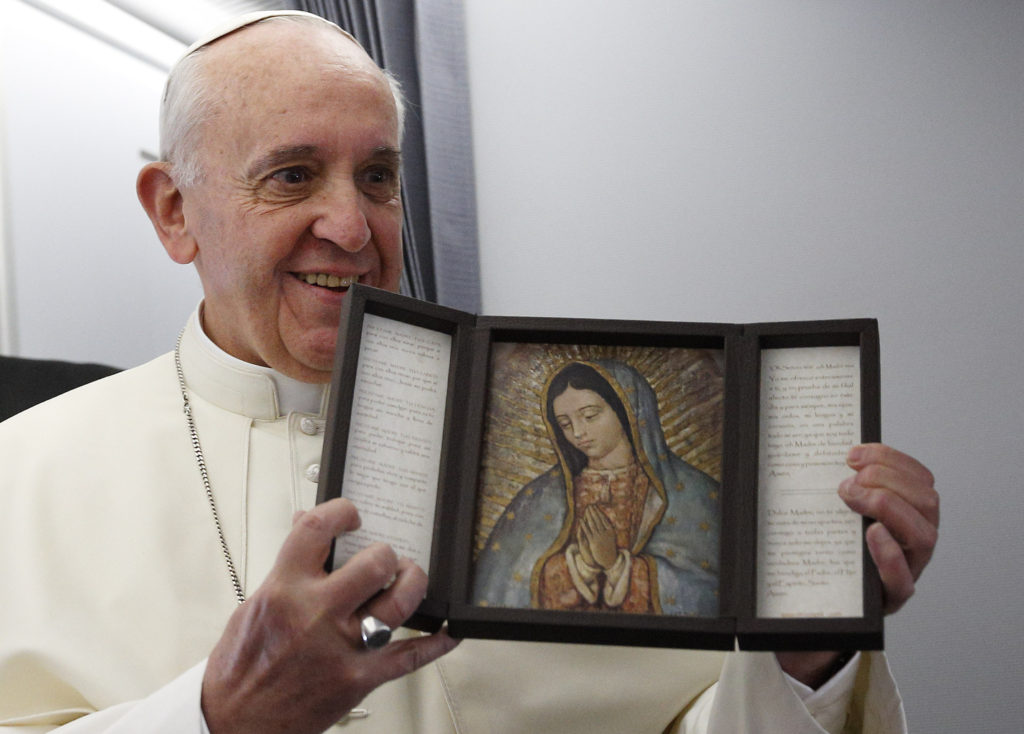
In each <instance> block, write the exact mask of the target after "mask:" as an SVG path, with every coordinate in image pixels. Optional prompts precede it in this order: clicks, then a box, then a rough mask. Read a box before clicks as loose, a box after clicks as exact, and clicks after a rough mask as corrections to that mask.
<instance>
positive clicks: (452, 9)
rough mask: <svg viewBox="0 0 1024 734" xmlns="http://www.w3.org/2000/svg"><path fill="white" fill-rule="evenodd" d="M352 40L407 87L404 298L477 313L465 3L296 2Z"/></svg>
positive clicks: (394, 0)
mask: <svg viewBox="0 0 1024 734" xmlns="http://www.w3.org/2000/svg"><path fill="white" fill-rule="evenodd" d="M295 5H296V7H297V8H298V9H301V10H307V11H309V12H311V13H316V14H317V15H320V16H322V17H324V18H327V19H328V20H331V21H333V22H335V23H337V24H338V25H340V26H341V27H342V28H344V29H346V30H347V31H349V32H350V33H351V34H352V35H354V36H355V37H356V38H357V39H359V42H360V43H361V44H363V46H364V47H365V48H366V50H367V52H368V53H369V54H370V55H371V56H372V57H373V59H374V61H376V62H377V63H378V64H379V65H380V66H382V67H384V68H386V69H387V70H388V71H390V72H391V73H392V74H394V76H395V77H396V78H397V79H398V80H399V81H400V82H401V84H402V89H403V91H404V92H405V97H406V100H407V110H406V118H405V137H404V139H403V143H402V160H403V169H402V196H403V199H404V202H405V221H404V222H403V230H402V231H403V236H404V241H405V272H404V275H403V280H402V290H403V292H404V293H407V294H409V295H412V296H415V297H417V298H423V299H425V300H429V301H434V302H436V303H441V304H444V305H446V306H451V307H453V308H459V309H462V310H464V311H471V312H474V313H476V312H479V310H480V269H479V257H478V254H477V228H476V199H475V194H474V186H473V155H472V136H471V129H470V122H469V92H468V85H467V79H466V51H465V48H466V46H465V27H464V22H463V12H462V0H297V1H296V3H295Z"/></svg>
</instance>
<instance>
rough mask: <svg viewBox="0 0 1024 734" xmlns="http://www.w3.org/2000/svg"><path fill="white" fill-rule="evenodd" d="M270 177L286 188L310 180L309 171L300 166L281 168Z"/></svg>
mask: <svg viewBox="0 0 1024 734" xmlns="http://www.w3.org/2000/svg"><path fill="white" fill-rule="evenodd" d="M270 177H271V178H272V179H273V180H274V181H276V182H277V183H282V184H285V185H286V186H297V185H299V184H304V183H306V182H308V181H309V179H310V178H311V177H310V174H309V171H307V170H306V169H305V168H302V167H301V166H294V167H292V168H282V169H281V170H280V171H275V172H274V173H273V174H271V176H270Z"/></svg>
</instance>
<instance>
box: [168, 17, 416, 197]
mask: <svg viewBox="0 0 1024 734" xmlns="http://www.w3.org/2000/svg"><path fill="white" fill-rule="evenodd" d="M258 23H293V24H301V25H316V26H319V27H321V28H322V27H324V25H325V24H326V25H327V26H329V27H331V28H334V29H336V30H337V31H339V32H340V33H342V34H343V35H345V36H346V37H347V38H350V39H352V41H353V42H354V43H356V45H359V44H358V42H357V41H355V39H354V38H352V36H350V35H349V34H348V33H346V32H345V31H344V30H342V29H341V28H340V27H338V26H337V25H335V24H334V23H332V22H331V21H329V20H326V19H325V18H321V17H319V16H316V15H311V14H305V13H301V14H300V13H294V14H287V15H269V16H268V17H265V18H262V19H260V20H257V21H255V22H253V23H250V24H247V25H242V26H239V27H238V28H246V27H249V26H250V25H256V24H258ZM238 28H235V29H234V30H237V29H238ZM224 35H227V34H222V35H218V36H215V37H214V38H212V39H210V40H208V41H206V42H205V43H202V44H201V45H199V46H198V47H196V48H193V49H190V50H189V51H187V52H186V54H185V56H183V57H182V58H181V59H180V60H179V61H178V63H177V64H175V65H174V68H172V69H171V73H170V75H169V76H168V77H167V84H166V85H165V86H164V95H163V100H162V101H161V104H160V158H161V160H163V161H166V162H168V163H170V164H171V170H170V175H171V178H172V179H173V180H174V182H175V184H176V185H178V186H181V187H188V186H192V185H193V184H195V183H197V182H198V181H199V180H200V179H201V177H202V174H203V171H202V166H201V164H200V162H199V154H198V150H199V140H200V130H201V128H202V126H203V123H204V122H206V121H207V120H209V119H210V118H211V117H212V116H213V113H214V102H215V99H214V95H213V94H212V92H211V90H210V88H209V85H208V84H207V79H206V74H205V67H204V65H203V55H204V53H205V52H206V51H207V50H208V49H209V48H210V45H211V44H212V43H213V42H214V41H216V40H218V39H220V38H223V37H224ZM381 72H382V73H383V74H384V78H385V79H386V80H387V83H388V87H389V88H390V89H391V95H392V97H394V100H395V109H396V111H397V114H398V138H399V140H401V139H402V132H403V128H404V121H405V97H404V95H403V94H402V87H401V85H400V84H399V82H398V80H397V79H395V77H394V75H392V74H391V73H389V72H388V71H386V70H383V69H382V70H381Z"/></svg>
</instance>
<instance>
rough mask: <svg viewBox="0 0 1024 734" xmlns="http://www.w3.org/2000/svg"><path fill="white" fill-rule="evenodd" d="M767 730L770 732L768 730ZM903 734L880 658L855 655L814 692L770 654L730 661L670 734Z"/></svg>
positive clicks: (741, 656) (896, 697) (886, 669)
mask: <svg viewBox="0 0 1024 734" xmlns="http://www.w3.org/2000/svg"><path fill="white" fill-rule="evenodd" d="M766 727H769V728H768V729H766ZM767 730H771V731H785V732H788V733H791V734H906V732H907V723H906V718H905V716H904V712H903V703H902V700H901V699H900V696H899V692H898V691H897V689H896V684H895V681H894V680H893V677H892V672H891V671H890V670H889V665H888V662H887V661H886V659H885V655H884V654H882V653H862V654H858V655H856V656H855V657H854V658H853V659H852V660H851V661H850V662H849V663H847V665H846V667H845V668H843V670H841V671H840V672H839V673H837V674H836V675H835V676H834V677H833V679H832V680H830V681H829V682H828V683H826V684H825V685H824V686H822V687H821V688H819V689H818V690H816V691H811V690H810V689H809V688H807V687H806V686H803V685H801V684H800V683H798V682H797V681H795V680H794V679H792V678H790V677H789V676H787V675H786V674H785V673H784V672H783V671H782V669H781V668H780V667H779V664H778V662H777V660H776V658H775V655H774V654H773V653H770V652H766V653H752V652H737V653H734V654H732V655H729V656H727V658H726V662H725V664H724V665H723V667H722V675H721V677H720V678H719V680H718V682H717V683H716V684H715V685H713V686H711V687H710V688H708V690H707V691H705V692H704V693H703V694H702V695H701V696H700V698H698V699H697V700H696V701H695V702H694V704H693V705H692V706H691V707H690V708H689V709H688V710H687V712H686V714H685V715H684V716H683V717H682V718H681V719H680V720H679V722H678V723H677V725H676V728H674V729H672V730H671V731H672V732H673V733H674V734H705V733H706V732H718V731H728V732H733V733H734V734H755V733H756V732H764V731H767Z"/></svg>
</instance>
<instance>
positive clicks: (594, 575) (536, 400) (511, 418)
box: [473, 343, 724, 617]
mask: <svg viewBox="0 0 1024 734" xmlns="http://www.w3.org/2000/svg"><path fill="white" fill-rule="evenodd" d="M491 365H492V368H491V375H490V378H489V385H488V390H487V394H488V400H487V408H486V412H485V424H484V438H483V441H482V445H483V454H482V457H481V462H480V467H481V469H480V477H479V490H478V492H479V500H478V504H477V517H476V534H475V538H474V554H475V558H476V563H475V574H474V585H473V602H474V603H475V604H477V605H480V606H505V607H519V608H533V609H551V610H571V611H579V612H588V611H591V612H596V611H605V612H608V611H612V612H621V613H627V614H674V615H688V616H701V617H715V616H717V615H718V606H719V605H718V594H719V554H720V527H721V512H720V505H721V503H720V500H721V478H722V477H721V474H722V424H723V416H724V406H723V399H724V389H723V388H724V375H723V369H722V366H723V356H722V353H721V352H720V351H717V350H705V349H680V348H663V347H644V346H617V345H600V344H598V345H595V344H522V343H500V344H495V345H494V346H493V347H492V354H491Z"/></svg>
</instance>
